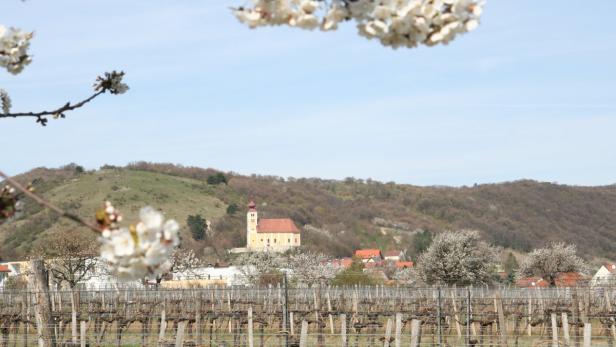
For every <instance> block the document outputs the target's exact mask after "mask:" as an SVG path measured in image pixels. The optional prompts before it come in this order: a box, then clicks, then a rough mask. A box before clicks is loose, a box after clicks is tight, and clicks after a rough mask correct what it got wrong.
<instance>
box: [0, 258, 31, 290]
mask: <svg viewBox="0 0 616 347" xmlns="http://www.w3.org/2000/svg"><path fill="white" fill-rule="evenodd" d="M28 268H29V264H28V262H27V261H10V262H4V263H2V264H0V289H1V288H3V287H4V285H5V284H6V281H7V280H8V278H9V277H14V276H25V275H26V273H27V272H28Z"/></svg>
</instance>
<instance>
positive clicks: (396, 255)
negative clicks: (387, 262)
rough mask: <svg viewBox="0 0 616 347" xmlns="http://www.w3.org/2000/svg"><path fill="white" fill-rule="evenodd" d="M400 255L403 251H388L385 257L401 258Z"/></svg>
mask: <svg viewBox="0 0 616 347" xmlns="http://www.w3.org/2000/svg"><path fill="white" fill-rule="evenodd" d="M400 253H402V251H386V252H385V256H386V257H398V256H400Z"/></svg>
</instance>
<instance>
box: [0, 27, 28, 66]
mask: <svg viewBox="0 0 616 347" xmlns="http://www.w3.org/2000/svg"><path fill="white" fill-rule="evenodd" d="M32 36H33V34H32V33H28V32H24V31H22V30H20V29H16V28H7V27H5V26H3V25H0V68H5V69H6V70H7V71H8V72H10V73H12V74H14V75H16V74H18V73H20V72H21V71H22V70H23V69H24V67H25V66H26V65H28V64H30V62H31V61H32V57H31V56H30V55H28V48H29V47H30V39H32Z"/></svg>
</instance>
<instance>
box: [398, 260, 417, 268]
mask: <svg viewBox="0 0 616 347" xmlns="http://www.w3.org/2000/svg"><path fill="white" fill-rule="evenodd" d="M395 265H396V268H397V269H410V268H412V267H413V266H415V264H414V263H413V262H412V261H397V262H396V263H395Z"/></svg>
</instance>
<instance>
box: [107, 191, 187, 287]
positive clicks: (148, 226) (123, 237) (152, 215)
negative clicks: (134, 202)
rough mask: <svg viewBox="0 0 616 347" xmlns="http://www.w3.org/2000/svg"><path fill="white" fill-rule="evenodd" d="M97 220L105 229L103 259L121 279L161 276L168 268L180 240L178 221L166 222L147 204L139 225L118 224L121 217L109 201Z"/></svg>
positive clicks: (143, 209)
mask: <svg viewBox="0 0 616 347" xmlns="http://www.w3.org/2000/svg"><path fill="white" fill-rule="evenodd" d="M96 219H97V222H98V223H99V225H100V226H101V228H102V229H103V230H102V233H101V237H100V241H101V243H102V246H101V258H103V260H105V261H106V262H107V263H108V264H109V267H110V271H111V273H113V274H114V275H115V276H117V278H118V279H119V280H123V281H130V280H136V279H142V278H144V277H146V276H148V277H150V276H159V275H162V274H163V273H165V272H167V271H169V269H170V268H171V262H170V257H171V256H172V254H173V253H174V251H175V248H176V247H177V246H178V245H179V242H180V240H179V236H178V230H179V226H178V223H177V222H176V221H174V220H167V221H165V219H164V216H163V214H162V213H160V212H158V211H156V210H154V209H153V208H151V207H144V208H142V209H141V211H140V212H139V219H140V221H139V223H137V225H131V226H130V227H119V225H118V223H119V222H120V221H121V220H122V218H121V216H120V214H119V213H118V211H117V210H116V209H115V208H114V207H113V206H112V205H111V204H110V203H108V202H107V203H106V204H105V207H104V209H103V210H101V211H99V212H98V213H97V216H96Z"/></svg>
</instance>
